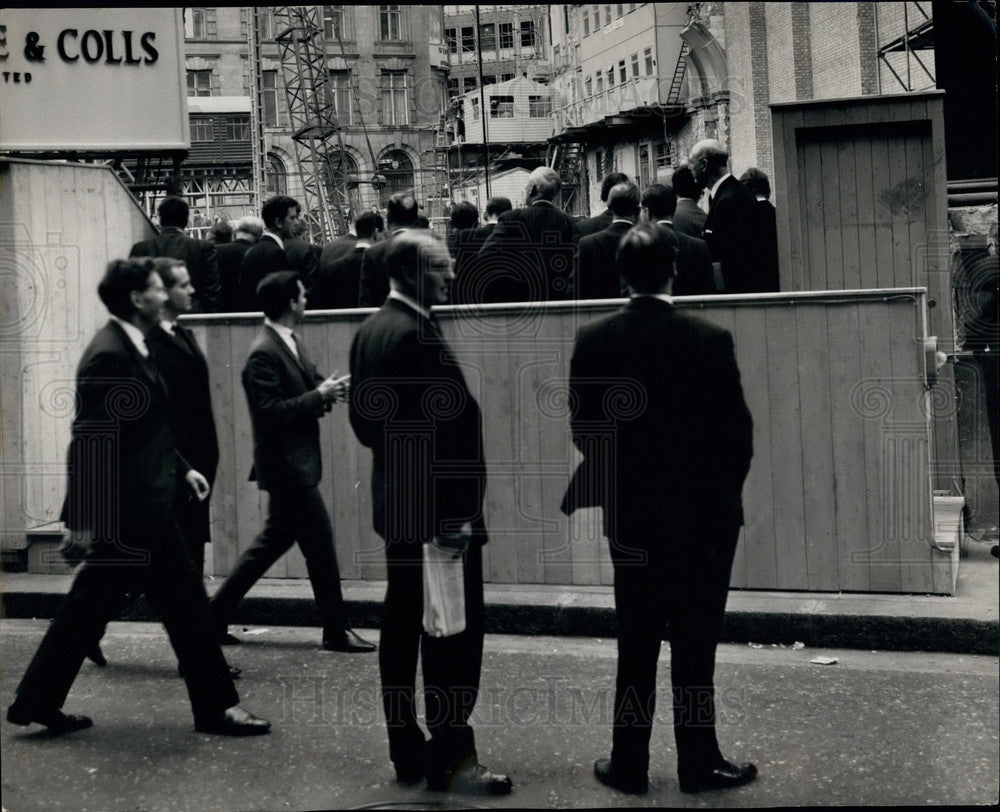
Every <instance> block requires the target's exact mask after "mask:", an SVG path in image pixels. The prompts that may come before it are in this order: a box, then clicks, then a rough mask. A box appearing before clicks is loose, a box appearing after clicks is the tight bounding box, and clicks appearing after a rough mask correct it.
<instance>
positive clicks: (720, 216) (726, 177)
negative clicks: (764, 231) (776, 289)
mask: <svg viewBox="0 0 1000 812" xmlns="http://www.w3.org/2000/svg"><path fill="white" fill-rule="evenodd" d="M728 167H729V153H727V152H726V150H725V147H723V146H722V144H720V143H719V142H718V141H716V140H715V139H711V138H709V139H705V140H704V141H699V142H698V143H697V144H695V145H694V147H693V148H692V150H691V171H692V172H693V173H694V179H695V183H697V184H698V185H699V186H701V187H703V188H705V189H708V190H709V196H708V200H709V204H708V205H709V208H708V217H707V218H706V219H705V242H706V244H707V245H708V252H709V254H711V256H712V261H713V262H714V263H715V264H716V266H717V269H718V274H717V275H716V284H717V286H718V283H719V281H720V279H721V282H722V284H721V286H720V291H721V292H722V293H759V292H763V291H766V290H767V289H768V288H769V284H768V282H767V281H766V280H764V279H762V278H761V276H760V259H759V256H760V248H761V245H760V240H759V236H758V235H757V233H756V228H757V219H758V216H757V201H756V200H755V199H754V196H753V195H752V194H750V192H749V191H747V189H746V187H744V186H743V184H742V183H740V182H739V181H738V180H736V178H734V177H733V176H732V174H730V172H729V168H728Z"/></svg>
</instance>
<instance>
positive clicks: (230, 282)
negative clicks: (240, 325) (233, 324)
mask: <svg viewBox="0 0 1000 812" xmlns="http://www.w3.org/2000/svg"><path fill="white" fill-rule="evenodd" d="M263 233H264V221H263V220H261V219H260V218H259V217H253V216H246V217H241V218H240V219H239V220H237V221H236V233H235V235H234V237H233V241H232V242H228V243H224V244H222V245H219V246H216V249H215V255H216V258H217V259H218V262H219V284H220V286H221V295H220V299H219V311H220V312H222V313H233V312H235V311H236V310H237V302H236V288H237V285H238V284H239V281H240V266H241V264H242V263H243V255H244V254H245V253H246V252H247V251H249V250H250V249H251V248H252V247H253V245H254V244H255V243H256V242H257V240H259V239H260V236H261V234H263Z"/></svg>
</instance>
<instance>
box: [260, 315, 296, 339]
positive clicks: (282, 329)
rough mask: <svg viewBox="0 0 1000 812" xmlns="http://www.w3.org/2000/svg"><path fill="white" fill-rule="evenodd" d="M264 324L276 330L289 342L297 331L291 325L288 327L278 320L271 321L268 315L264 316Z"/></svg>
mask: <svg viewBox="0 0 1000 812" xmlns="http://www.w3.org/2000/svg"><path fill="white" fill-rule="evenodd" d="M264 324H266V325H267V326H268V327H270V328H271V329H272V330H274V332H276V333H277V334H278V335H279V336H281V338H282V339H284V341H286V342H288V341H291V340H292V337H293V336H294V335H295V332H294V331H293V330H292V328H291V327H286V326H285V325H284V324H278V322H276V321H271V320H270V319H269V318H268V317H267V316H264Z"/></svg>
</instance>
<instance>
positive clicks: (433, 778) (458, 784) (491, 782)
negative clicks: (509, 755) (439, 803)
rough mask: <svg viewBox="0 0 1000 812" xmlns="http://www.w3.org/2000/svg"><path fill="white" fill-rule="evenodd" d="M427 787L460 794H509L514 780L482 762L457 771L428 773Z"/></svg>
mask: <svg viewBox="0 0 1000 812" xmlns="http://www.w3.org/2000/svg"><path fill="white" fill-rule="evenodd" d="M427 788H428V789H432V790H436V791H438V792H455V793H458V794H460V795H494V796H495V795H510V791H511V790H512V789H513V788H514V782H513V781H511V780H510V778H509V777H508V776H506V775H499V774H498V773H491V772H490V771H489V770H488V769H486V768H485V767H484V766H483V765H482V764H472V765H470V766H468V767H464V768H463V769H461V770H459V771H458V772H455V771H453V770H448V771H447V772H445V773H438V774H436V775H428V776H427Z"/></svg>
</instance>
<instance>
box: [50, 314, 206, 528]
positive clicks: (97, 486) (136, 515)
mask: <svg viewBox="0 0 1000 812" xmlns="http://www.w3.org/2000/svg"><path fill="white" fill-rule="evenodd" d="M76 394H77V404H78V409H77V413H76V418H75V420H74V421H73V428H72V436H71V439H70V444H69V452H68V455H67V456H68V467H67V473H68V477H67V486H66V500H65V502H64V503H63V508H62V513H61V516H60V518H61V519H62V520H63V521H64V522H65V523H66V526H67V527H68V528H69V529H71V530H88V529H89V530H92V531H94V537H95V539H97V540H112V539H114V540H118V539H125V540H127V541H128V543H129V544H130V545H134V544H136V543H140V544H141V543H143V541H144V540H145V539H147V538H158V537H160V536H158V535H156V534H150V533H145V532H143V528H148V527H149V525H150V523H154V524H155V523H164V522H170V521H172V512H173V506H174V499H175V497H176V495H177V489H178V487H181V486H183V481H182V480H183V476H184V474H186V473H187V471H188V470H189V469H190V467H191V466H190V465H188V464H187V462H186V461H185V460H184V458H183V457H182V456H181V455H180V453H179V452H178V451H177V448H176V446H175V445H174V438H173V435H172V434H171V431H170V425H169V411H168V404H167V392H166V389H165V388H164V386H163V383H162V381H161V380H160V378H159V376H158V375H157V374H156V371H155V370H154V368H153V366H152V365H151V364H150V363H149V362H148V361H147V360H146V359H144V358H143V357H142V355H140V354H139V351H138V350H137V349H136V347H135V345H134V344H133V343H132V341H131V340H130V339H129V337H128V335H127V334H126V333H125V330H124V329H122V327H121V325H119V324H118V323H117V322H115V321H113V320H112V321H110V322H108V324H107V325H105V326H104V327H102V328H101V329H100V330H98V332H97V334H96V335H95V336H94V338H93V339H92V340H91V342H90V344H88V345H87V348H86V349H85V350H84V352H83V357H82V358H81V359H80V364H79V366H78V367H77V373H76Z"/></svg>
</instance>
